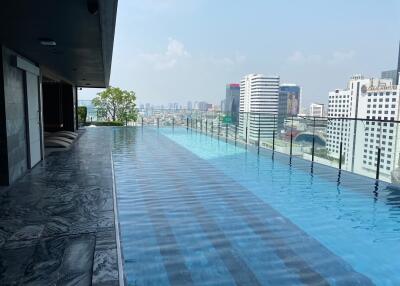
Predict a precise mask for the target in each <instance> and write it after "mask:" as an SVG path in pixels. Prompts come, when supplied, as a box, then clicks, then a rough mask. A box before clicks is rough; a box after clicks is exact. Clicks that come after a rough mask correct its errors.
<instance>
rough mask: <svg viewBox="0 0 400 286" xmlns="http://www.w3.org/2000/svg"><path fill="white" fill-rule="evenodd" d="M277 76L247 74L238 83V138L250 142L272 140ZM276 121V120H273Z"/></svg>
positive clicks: (274, 126)
mask: <svg viewBox="0 0 400 286" xmlns="http://www.w3.org/2000/svg"><path fill="white" fill-rule="evenodd" d="M279 80H280V79H279V76H265V75H262V74H249V75H246V76H244V77H243V79H242V80H241V82H240V106H239V111H240V115H239V136H240V137H242V138H246V133H247V140H250V141H257V140H258V132H259V130H260V138H262V139H265V138H272V136H273V131H274V130H275V131H276V126H277V124H276V122H275V121H274V116H275V117H277V115H278V104H279ZM275 120H276V118H275Z"/></svg>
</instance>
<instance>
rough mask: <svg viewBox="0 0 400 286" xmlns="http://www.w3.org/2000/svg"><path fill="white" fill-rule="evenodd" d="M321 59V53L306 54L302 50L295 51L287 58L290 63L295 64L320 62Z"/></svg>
mask: <svg viewBox="0 0 400 286" xmlns="http://www.w3.org/2000/svg"><path fill="white" fill-rule="evenodd" d="M321 60H322V57H321V56H320V55H305V54H304V53H303V52H301V51H294V52H293V54H291V55H290V56H289V57H288V58H287V61H288V62H289V63H295V64H305V63H319V62H320V61H321Z"/></svg>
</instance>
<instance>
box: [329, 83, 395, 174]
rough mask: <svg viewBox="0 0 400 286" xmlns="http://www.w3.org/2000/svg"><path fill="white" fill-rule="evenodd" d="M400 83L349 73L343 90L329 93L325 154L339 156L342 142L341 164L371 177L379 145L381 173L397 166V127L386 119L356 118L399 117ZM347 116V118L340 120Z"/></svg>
mask: <svg viewBox="0 0 400 286" xmlns="http://www.w3.org/2000/svg"><path fill="white" fill-rule="evenodd" d="M399 89H400V86H398V85H397V86H396V85H393V81H392V79H375V78H364V77H363V76H361V75H356V76H353V77H352V78H351V79H350V81H349V83H348V86H347V88H346V89H342V90H340V89H337V90H335V91H332V92H330V93H329V104H328V117H329V118H330V120H329V123H328V127H327V150H328V155H329V156H331V157H334V158H337V159H338V158H339V157H340V144H341V143H342V167H343V168H344V169H346V170H350V171H354V172H357V173H361V174H364V175H369V176H373V175H374V174H375V171H376V156H377V148H378V147H380V148H381V150H382V153H381V164H380V165H381V168H380V172H381V174H382V175H383V176H386V177H390V172H391V171H392V170H393V169H394V168H395V166H397V163H398V156H399V155H398V154H397V153H398V152H397V150H396V147H397V146H399V144H398V142H397V141H398V138H397V137H398V136H397V128H396V125H395V124H394V123H390V122H382V123H381V122H369V121H356V120H351V119H350V118H358V119H376V120H399V112H398V109H399V105H398V104H399V98H400V97H399V93H400V90H399ZM341 118H348V119H341Z"/></svg>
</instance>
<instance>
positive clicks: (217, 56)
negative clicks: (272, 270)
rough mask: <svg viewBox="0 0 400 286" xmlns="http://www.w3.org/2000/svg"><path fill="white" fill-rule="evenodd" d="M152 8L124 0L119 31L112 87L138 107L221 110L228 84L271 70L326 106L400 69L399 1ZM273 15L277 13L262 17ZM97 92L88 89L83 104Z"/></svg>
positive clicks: (173, 2) (171, 0) (171, 1)
mask: <svg viewBox="0 0 400 286" xmlns="http://www.w3.org/2000/svg"><path fill="white" fill-rule="evenodd" d="M150 2H151V3H147V2H143V1H124V0H121V1H120V3H119V4H120V7H121V9H120V10H119V17H118V22H117V27H116V42H115V49H114V51H115V53H114V58H113V65H112V73H111V74H112V76H111V81H110V84H111V85H114V86H119V87H121V88H123V89H129V90H133V91H135V92H136V94H137V98H138V103H146V102H149V103H152V104H164V105H167V104H168V103H169V102H179V103H182V104H184V103H185V102H187V101H189V100H191V101H195V100H197V101H207V102H211V103H213V104H219V103H220V101H221V100H222V99H223V97H224V94H225V84H226V83H229V82H238V81H239V80H240V78H241V77H242V76H243V75H245V74H249V73H263V74H266V75H279V76H280V77H281V82H293V83H296V84H298V85H299V86H301V87H302V88H303V90H302V92H303V99H304V101H303V104H302V105H303V107H304V106H308V105H309V104H310V103H311V102H323V103H326V101H327V94H328V92H329V91H330V90H332V89H335V88H337V87H339V86H340V85H341V83H342V82H344V81H346V80H347V79H348V78H349V77H350V76H351V75H353V74H357V73H361V72H362V73H363V74H365V75H366V76H368V77H379V76H380V72H381V71H385V70H391V69H395V68H396V64H397V46H398V35H396V33H392V32H391V31H390V29H387V27H395V26H399V25H400V20H399V17H397V16H396V15H397V13H396V11H399V8H400V3H399V2H398V1H388V2H386V3H385V5H382V4H381V3H379V2H377V1H363V5H358V4H359V3H358V1H355V2H351V3H349V2H345V1H335V2H334V3H329V4H328V5H327V4H326V3H320V2H319V1H302V3H301V4H297V3H293V2H290V3H287V1H282V3H281V1H280V2H279V3H275V2H273V3H264V2H261V1H258V2H257V1H256V2H255V3H253V5H246V3H234V4H233V3H231V2H227V1H219V2H218V3H213V4H212V7H210V5H211V4H210V3H207V2H206V1H184V2H183V1H178V0H168V1H162V2H161V1H158V0H154V1H150ZM289 4H290V5H289ZM343 4H345V5H346V9H342V7H343ZM288 7H290V9H289V8H288ZM388 7H391V8H390V9H389V8H388ZM266 10H268V11H269V14H270V17H258V16H257V15H259V14H260V13H263V11H266ZM127 11H129V12H127ZM354 11H357V13H356V14H355V13H354ZM227 15H230V16H229V17H227ZM332 15H336V16H335V17H332ZM236 17H241V18H242V19H243V21H241V22H240V24H239V23H236V22H235V21H234V19H235V18H236ZM282 17H288V18H290V19H291V20H292V21H290V23H293V22H296V25H293V24H289V23H286V22H285V21H281V20H282V19H281V18H282ZM189 19H190V21H189ZM204 19H209V20H208V21H205V20H204ZM254 19H257V23H255V20H254ZM338 19H339V20H340V21H338ZM370 19H374V20H373V21H370ZM186 22H190V23H191V27H190V28H189V29H188V28H187V27H186V25H184V23H186ZM278 22H279V25H277V24H276V23H278ZM243 23H245V24H243ZM316 23H318V25H316ZM138 24H140V25H138ZM141 25H145V26H146V27H148V29H146V33H144V32H143V31H141V30H140V29H138V28H137V27H138V26H141ZM249 27H252V29H251V31H248V30H249V29H248V28H249ZM272 27H273V28H272ZM306 31H307V33H305V32H306ZM363 31H368V33H364V32H363ZM371 34H372V35H373V37H372V39H371V36H367V35H371ZM150 35H151V36H150ZM237 35H242V37H243V40H241V39H239V38H238V36H237ZM335 35H338V36H335ZM339 35H340V36H339ZM272 36H273V37H274V39H275V40H274V42H276V44H274V45H271V44H270V43H271V41H270V39H271V37H272ZM254 43H256V44H254ZM95 93H96V90H88V91H87V90H83V91H82V92H81V94H82V98H83V99H84V98H87V97H93V95H95Z"/></svg>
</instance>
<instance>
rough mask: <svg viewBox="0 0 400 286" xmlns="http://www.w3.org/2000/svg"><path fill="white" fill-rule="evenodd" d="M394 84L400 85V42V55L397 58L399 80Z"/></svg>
mask: <svg viewBox="0 0 400 286" xmlns="http://www.w3.org/2000/svg"><path fill="white" fill-rule="evenodd" d="M394 83H395V84H396V85H400V42H399V54H398V56H397V80H396V81H395V82H394Z"/></svg>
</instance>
